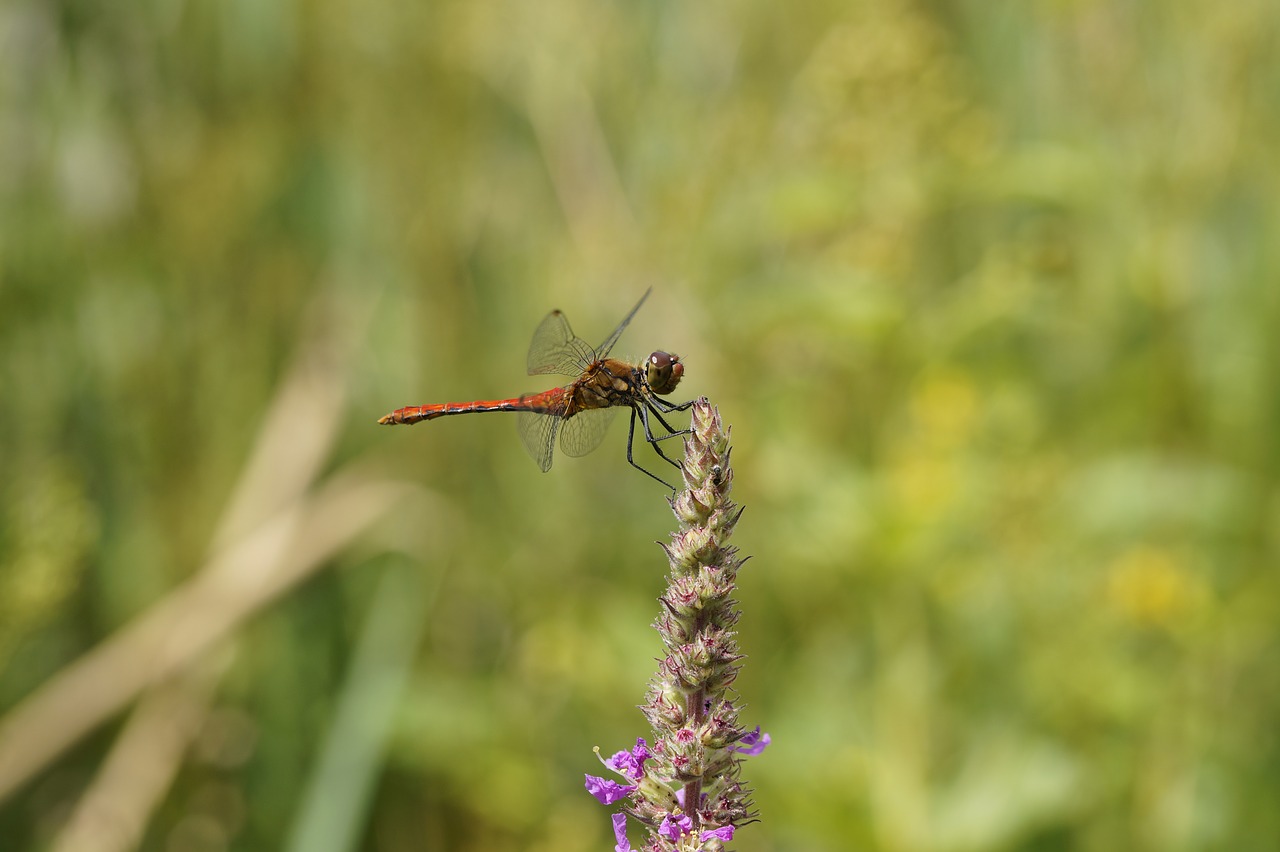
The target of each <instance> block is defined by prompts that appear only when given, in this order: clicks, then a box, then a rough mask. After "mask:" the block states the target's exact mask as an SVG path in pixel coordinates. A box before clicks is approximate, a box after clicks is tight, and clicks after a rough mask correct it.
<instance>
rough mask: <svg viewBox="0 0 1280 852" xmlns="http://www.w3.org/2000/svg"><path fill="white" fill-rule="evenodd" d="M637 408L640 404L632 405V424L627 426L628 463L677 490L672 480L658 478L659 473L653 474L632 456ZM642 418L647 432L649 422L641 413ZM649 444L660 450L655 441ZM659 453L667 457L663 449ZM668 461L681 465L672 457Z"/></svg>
mask: <svg viewBox="0 0 1280 852" xmlns="http://www.w3.org/2000/svg"><path fill="white" fill-rule="evenodd" d="M637 408H638V406H634V405H633V406H632V407H631V423H630V425H629V426H628V427H627V463H628V464H630V465H631V466H632V467H634V468H635V469H636V470H638V471H640V472H641V473H643V474H644V475H645V476H647V477H649V478H650V479H656V480H657V481H658V482H661V483H662V484H663V485H664V486H666V487H667V488H670V489H671V490H672V491H675V490H676V487H675V486H674V485H672V484H671V483H670V482H667V481H666V480H665V479H660V478H658V476H657V475H655V474H653V473H650V472H649V471H647V470H645V469H644V468H643V467H641V466H640V465H638V464H636V460H635V459H634V458H632V455H631V445H632V444H633V443H634V442H635V438H636V409H637ZM640 420H641V423H642V424H643V425H644V429H645V431H646V432H648V431H649V424H648V423H647V422H645V419H644V416H643V415H641V416H640ZM668 437H670V436H668ZM649 445H650V446H651V447H653V448H654V449H655V450H658V445H657V444H655V443H653V442H650V444H649ZM658 455H660V456H662V457H663V458H664V459H667V457H666V456H665V455H663V453H662V451H661V450H658ZM667 461H669V462H671V463H672V464H673V465H675V466H676V467H680V465H678V464H676V463H675V462H673V461H671V459H667Z"/></svg>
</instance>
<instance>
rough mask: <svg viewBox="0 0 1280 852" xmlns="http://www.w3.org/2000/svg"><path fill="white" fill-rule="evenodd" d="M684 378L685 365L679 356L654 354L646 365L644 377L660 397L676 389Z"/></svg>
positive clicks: (664, 353) (668, 353)
mask: <svg viewBox="0 0 1280 852" xmlns="http://www.w3.org/2000/svg"><path fill="white" fill-rule="evenodd" d="M683 376H684V364H681V363H680V356H679V355H672V354H671V353H670V352H654V353H653V354H652V355H650V356H649V360H648V361H646V362H645V365H644V377H645V380H646V381H648V382H649V387H650V389H652V390H653V392H654V393H656V394H657V395H658V396H666V395H667V394H669V393H671V392H672V391H673V390H675V389H676V385H678V384H680V379H681V378H682V377H683Z"/></svg>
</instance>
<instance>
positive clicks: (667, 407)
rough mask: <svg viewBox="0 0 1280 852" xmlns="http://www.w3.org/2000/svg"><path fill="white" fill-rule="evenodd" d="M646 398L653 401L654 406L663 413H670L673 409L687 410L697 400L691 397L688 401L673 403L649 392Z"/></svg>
mask: <svg viewBox="0 0 1280 852" xmlns="http://www.w3.org/2000/svg"><path fill="white" fill-rule="evenodd" d="M646 399H648V400H649V401H650V402H652V403H653V406H654V408H656V409H658V410H660V411H662V412H663V413H664V414H670V413H671V412H673V411H687V410H688V409H689V408H690V407H692V406H693V404H694V403H695V402H697V400H696V399H691V400H689V401H688V402H681V403H674V402H671V401H670V400H666V399H663V398H662V397H660V396H657V395H656V394H649V395H648V396H647V397H646Z"/></svg>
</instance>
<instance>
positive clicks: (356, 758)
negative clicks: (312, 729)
mask: <svg viewBox="0 0 1280 852" xmlns="http://www.w3.org/2000/svg"><path fill="white" fill-rule="evenodd" d="M425 608H426V600H425V598H424V594H423V589H422V584H421V582H420V581H419V579H418V575H417V573H415V572H414V571H413V570H412V569H411V568H409V567H407V566H405V565H401V564H397V565H394V566H392V567H391V568H389V569H388V570H387V571H386V573H385V574H384V575H383V577H382V580H381V581H380V583H379V585H378V589H377V594H376V596H375V597H374V600H373V603H372V604H371V605H370V606H369V612H368V615H367V616H366V617H365V623H364V630H363V632H362V633H361V635H360V639H359V643H358V644H357V645H356V649H355V655H354V657H353V659H352V662H351V671H350V673H349V675H348V677H347V680H346V684H345V685H344V687H343V690H342V694H341V696H340V697H339V701H338V707H337V712H336V713H335V715H334V719H333V724H332V725H331V726H330V728H329V734H328V736H327V737H326V739H325V742H324V750H323V752H322V753H321V755H320V763H319V765H318V767H317V768H316V771H315V772H314V774H313V775H312V776H311V780H310V783H309V784H308V785H307V789H306V791H305V792H304V793H303V797H302V805H301V808H300V809H299V811H298V814H297V818H296V820H295V822H294V824H293V828H292V830H291V832H290V840H289V843H288V845H287V846H286V847H285V848H286V849H287V850H289V852H345V850H349V849H356V848H359V846H360V833H361V828H362V827H363V825H364V818H365V814H366V813H367V811H368V809H369V803H370V801H371V799H372V797H373V793H374V790H375V787H376V782H377V778H378V769H379V767H380V765H381V761H382V754H383V747H384V745H385V743H386V741H387V736H388V732H389V730H390V728H391V725H392V720H393V718H394V710H395V707H396V704H397V703H398V701H399V697H400V693H401V691H402V689H403V687H404V683H405V680H406V679H407V678H408V675H409V669H410V667H411V666H412V665H413V660H414V656H415V652H416V649H417V644H418V637H419V636H420V635H421V632H422V621H423V613H424V610H425Z"/></svg>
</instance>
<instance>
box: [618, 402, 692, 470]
mask: <svg viewBox="0 0 1280 852" xmlns="http://www.w3.org/2000/svg"><path fill="white" fill-rule="evenodd" d="M631 412H632V415H631V421H632V427H633V428H634V425H635V415H636V413H637V412H638V413H639V415H640V424H641V425H642V426H644V436H645V440H646V441H648V442H649V446H651V447H653V451H654V452H655V453H657V454H658V455H659V456H661V457H662V458H664V459H666V460H667V463H668V464H670V465H671V466H672V467H676V468H679V467H680V463H679V462H677V461H674V460H673V459H671V458H670V457H669V456H668V455H667V454H666V453H664V452H663V451H662V448H661V447H659V446H658V442H659V441H665V440H667V439H668V438H675V437H677V436H679V435H689V434H691V433H692V432H693V430H692V429H684V430H681V431H676V430H675V429H672V428H671V424H669V423H668V422H667V421H665V420H663V419H662V415H661V414H659V413H658V412H656V411H654V412H652V413H653V416H654V417H656V418H658V422H659V423H661V424H662V425H663V426H665V427H666V429H667V431H668V432H670V433H671V434H669V435H663V436H662V437H661V438H655V437H654V435H653V429H652V428H651V427H650V426H649V414H650V411H649V407H648V406H639V405H637V406H633V407H632V409H631Z"/></svg>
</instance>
